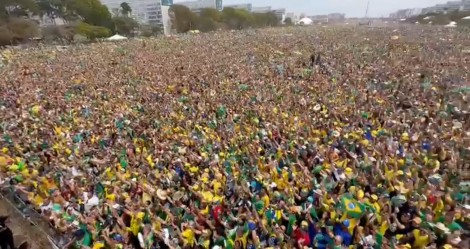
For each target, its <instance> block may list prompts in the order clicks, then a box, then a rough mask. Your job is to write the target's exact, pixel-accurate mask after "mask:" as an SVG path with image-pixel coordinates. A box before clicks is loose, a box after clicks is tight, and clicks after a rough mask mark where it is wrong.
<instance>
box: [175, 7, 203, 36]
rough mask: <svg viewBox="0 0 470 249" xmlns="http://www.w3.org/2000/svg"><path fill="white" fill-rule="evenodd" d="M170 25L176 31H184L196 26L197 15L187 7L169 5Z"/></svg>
mask: <svg viewBox="0 0 470 249" xmlns="http://www.w3.org/2000/svg"><path fill="white" fill-rule="evenodd" d="M170 13H171V14H170V16H171V26H172V28H174V29H176V32H178V33H185V32H188V31H190V30H193V29H195V28H197V27H198V16H197V15H196V14H195V13H193V12H192V11H191V10H190V9H189V8H188V7H186V6H183V5H178V4H175V5H172V6H171V7H170Z"/></svg>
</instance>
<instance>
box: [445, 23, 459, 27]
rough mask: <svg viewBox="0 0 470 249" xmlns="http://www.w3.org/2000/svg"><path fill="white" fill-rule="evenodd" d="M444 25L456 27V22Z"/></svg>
mask: <svg viewBox="0 0 470 249" xmlns="http://www.w3.org/2000/svg"><path fill="white" fill-rule="evenodd" d="M445 27H450V28H452V27H457V23H456V22H450V23H449V24H447V25H446V26H445Z"/></svg>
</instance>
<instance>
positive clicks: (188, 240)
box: [181, 228, 196, 246]
mask: <svg viewBox="0 0 470 249" xmlns="http://www.w3.org/2000/svg"><path fill="white" fill-rule="evenodd" d="M181 236H183V242H184V245H185V246H188V245H189V246H194V244H195V243H196V240H195V236H194V232H193V230H191V229H189V228H188V229H186V230H184V231H183V232H182V233H181Z"/></svg>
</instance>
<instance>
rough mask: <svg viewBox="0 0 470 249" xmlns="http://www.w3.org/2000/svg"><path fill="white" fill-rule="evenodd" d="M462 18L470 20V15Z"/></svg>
mask: <svg viewBox="0 0 470 249" xmlns="http://www.w3.org/2000/svg"><path fill="white" fill-rule="evenodd" d="M462 20H470V16H466V17H464V18H462Z"/></svg>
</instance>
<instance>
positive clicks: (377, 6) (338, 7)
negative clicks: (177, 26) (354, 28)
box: [174, 0, 449, 17]
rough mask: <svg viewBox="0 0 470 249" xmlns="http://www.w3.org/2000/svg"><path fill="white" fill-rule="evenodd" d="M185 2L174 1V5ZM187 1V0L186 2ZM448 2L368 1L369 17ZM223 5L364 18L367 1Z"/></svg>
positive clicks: (229, 0) (271, 0)
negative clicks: (250, 5)
mask: <svg viewBox="0 0 470 249" xmlns="http://www.w3.org/2000/svg"><path fill="white" fill-rule="evenodd" d="M178 1H179V2H181V1H185V0H174V3H177V2H178ZM186 1H187V0H186ZM447 1H449V0H370V6H369V17H380V16H388V15H389V14H390V13H391V12H394V11H397V10H399V9H406V8H424V7H430V6H434V5H436V4H438V3H446V2H447ZM222 2H223V5H226V4H236V3H251V4H253V6H255V7H263V6H271V7H273V8H286V10H287V12H295V13H296V14H300V13H305V14H307V15H319V14H328V13H333V12H339V13H345V14H346V16H347V17H364V15H365V13H366V7H367V0H222Z"/></svg>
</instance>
